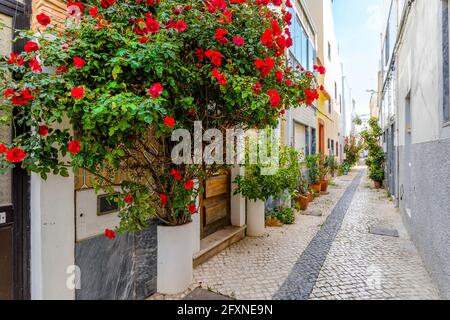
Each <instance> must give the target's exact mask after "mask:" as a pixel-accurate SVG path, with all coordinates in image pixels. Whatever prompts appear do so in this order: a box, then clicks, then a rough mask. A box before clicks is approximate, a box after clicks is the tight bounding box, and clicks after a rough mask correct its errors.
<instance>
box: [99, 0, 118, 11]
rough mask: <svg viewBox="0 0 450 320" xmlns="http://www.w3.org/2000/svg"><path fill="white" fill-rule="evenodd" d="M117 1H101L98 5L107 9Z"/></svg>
mask: <svg viewBox="0 0 450 320" xmlns="http://www.w3.org/2000/svg"><path fill="white" fill-rule="evenodd" d="M116 1H117V0H101V1H100V5H101V6H102V7H103V8H105V9H108V8H109V7H110V6H112V5H113V4H114V3H116Z"/></svg>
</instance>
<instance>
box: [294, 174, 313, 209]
mask: <svg viewBox="0 0 450 320" xmlns="http://www.w3.org/2000/svg"><path fill="white" fill-rule="evenodd" d="M295 201H296V203H297V205H298V207H299V209H300V210H301V211H306V210H307V209H308V206H309V203H310V202H311V201H312V200H311V193H310V191H309V186H308V182H307V181H306V180H305V179H304V178H303V176H302V177H301V179H300V183H299V186H298V187H297V190H296V197H295Z"/></svg>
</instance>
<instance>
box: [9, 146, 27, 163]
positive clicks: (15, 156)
mask: <svg viewBox="0 0 450 320" xmlns="http://www.w3.org/2000/svg"><path fill="white" fill-rule="evenodd" d="M26 157H27V154H26V153H25V151H23V150H22V149H19V148H12V149H11V150H8V151H7V152H6V160H8V161H9V162H12V163H18V162H22V160H23V159H25V158H26Z"/></svg>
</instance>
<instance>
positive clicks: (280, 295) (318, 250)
mask: <svg viewBox="0 0 450 320" xmlns="http://www.w3.org/2000/svg"><path fill="white" fill-rule="evenodd" d="M364 172H365V170H361V172H360V173H359V174H358V175H357V176H356V177H355V178H354V179H353V182H352V183H351V184H350V186H348V188H347V190H345V192H344V194H343V195H342V197H341V199H339V201H338V203H337V204H336V206H335V207H334V209H333V211H332V212H331V213H330V215H329V216H328V218H327V220H326V221H325V223H324V224H323V226H322V228H321V229H320V230H319V231H318V232H317V234H316V236H315V237H314V238H313V239H312V240H311V242H310V243H309V245H308V247H306V249H305V251H304V252H303V253H302V255H301V256H300V258H299V259H298V260H297V262H296V263H295V265H294V267H293V268H292V271H291V273H290V274H289V276H288V277H287V279H286V280H285V282H284V283H283V285H282V286H281V287H280V289H279V290H278V292H277V293H276V294H275V295H274V296H273V299H274V300H307V299H308V298H309V295H310V294H311V292H312V290H313V289H314V285H315V284H316V280H317V277H318V276H319V273H320V270H321V269H322V266H323V264H324V262H325V259H326V257H327V255H328V252H329V251H330V248H331V245H332V244H333V241H334V239H335V237H336V235H337V233H338V231H339V229H340V228H341V225H342V221H343V220H344V217H345V214H346V213H347V210H348V208H349V207H350V204H351V203H352V200H353V196H354V195H355V192H356V190H357V189H358V186H359V184H360V183H361V179H362V177H363V174H364Z"/></svg>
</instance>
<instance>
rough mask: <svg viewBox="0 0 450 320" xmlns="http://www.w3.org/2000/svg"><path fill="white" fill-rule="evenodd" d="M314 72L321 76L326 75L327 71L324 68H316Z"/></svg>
mask: <svg viewBox="0 0 450 320" xmlns="http://www.w3.org/2000/svg"><path fill="white" fill-rule="evenodd" d="M314 70H315V71H317V72H318V73H319V74H321V75H324V74H325V73H326V69H325V67H324V66H318V65H316V66H314Z"/></svg>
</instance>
